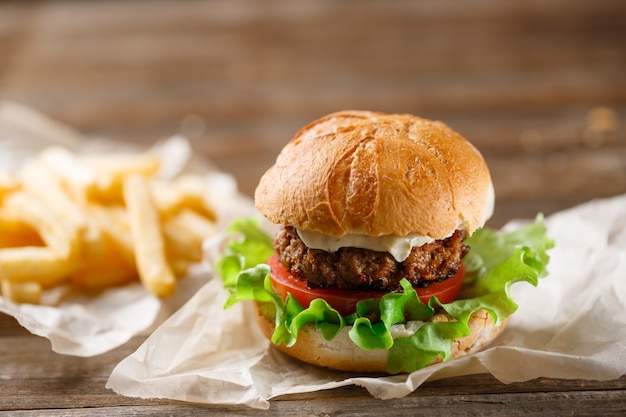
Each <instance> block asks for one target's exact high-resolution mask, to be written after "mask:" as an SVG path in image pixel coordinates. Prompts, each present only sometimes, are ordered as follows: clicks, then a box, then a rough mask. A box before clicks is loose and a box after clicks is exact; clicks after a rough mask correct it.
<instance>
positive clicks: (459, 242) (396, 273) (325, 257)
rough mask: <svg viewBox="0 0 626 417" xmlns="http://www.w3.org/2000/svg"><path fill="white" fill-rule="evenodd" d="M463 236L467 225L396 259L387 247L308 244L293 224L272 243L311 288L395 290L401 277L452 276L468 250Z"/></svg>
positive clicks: (418, 283)
mask: <svg viewBox="0 0 626 417" xmlns="http://www.w3.org/2000/svg"><path fill="white" fill-rule="evenodd" d="M465 237H466V232H465V231H462V230H457V231H455V232H454V234H452V236H450V237H448V238H446V239H442V240H436V241H434V242H432V243H428V244H425V245H423V246H420V247H417V248H413V249H412V251H411V253H410V255H409V256H408V258H407V259H405V260H404V261H403V262H398V261H396V259H395V258H394V257H393V256H391V254H389V253H387V252H377V251H373V250H369V249H361V248H341V249H339V250H338V251H336V252H326V251H324V250H320V249H310V248H308V247H307V246H306V245H305V244H304V242H303V241H302V240H301V239H300V238H299V237H298V233H297V231H296V229H295V228H294V227H289V226H287V227H284V228H283V229H282V230H281V231H280V232H279V233H278V234H277V235H276V238H275V239H274V249H275V250H276V251H277V252H278V254H279V255H280V261H281V263H282V264H283V265H284V266H285V267H286V268H287V270H288V271H289V272H290V273H291V274H292V275H294V276H295V277H298V278H300V279H303V280H306V281H307V284H308V286H309V287H311V288H334V289H342V290H371V291H385V292H387V291H396V290H399V289H400V288H401V287H400V280H401V279H402V278H406V279H408V280H409V281H410V282H411V283H412V284H413V286H415V287H425V286H428V284H429V283H431V282H435V281H443V280H445V279H447V278H451V277H452V276H454V275H455V274H456V272H457V271H458V270H459V268H460V267H461V259H462V258H463V256H465V254H466V253H467V252H468V251H469V246H466V245H465V243H464V239H465Z"/></svg>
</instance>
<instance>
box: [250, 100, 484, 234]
mask: <svg viewBox="0 0 626 417" xmlns="http://www.w3.org/2000/svg"><path fill="white" fill-rule="evenodd" d="M254 198H255V204H256V207H257V209H258V210H259V211H260V212H261V213H262V214H263V215H264V216H265V217H267V219H268V220H270V221H271V222H273V223H276V224H282V225H289V226H295V227H297V228H299V229H303V230H312V231H317V232H321V233H325V234H327V235H332V236H342V235H344V234H346V233H360V234H366V235H370V236H380V235H385V234H393V235H398V236H405V235H407V234H409V233H419V234H421V235H424V236H429V237H431V238H434V239H442V238H445V237H447V236H449V235H450V234H451V233H452V232H454V230H455V229H465V230H467V231H468V232H469V233H470V234H471V233H472V232H473V231H474V230H475V229H477V228H479V227H481V226H482V225H483V224H484V223H485V221H486V220H487V219H488V218H489V217H490V216H491V213H492V210H493V187H492V183H491V178H490V175H489V171H488V168H487V165H486V163H485V161H484V160H483V158H482V156H481V155H480V153H479V152H478V151H477V150H476V148H474V146H472V145H471V144H470V143H469V142H468V141H467V140H466V139H465V138H463V137H462V136H461V135H459V134H458V133H456V132H455V131H453V130H452V129H451V128H449V127H448V126H446V125H445V124H443V123H441V122H438V121H432V120H427V119H422V118H420V117H416V116H412V115H409V114H384V113H374V112H368V111H341V112H337V113H333V114H330V115H327V116H325V117H322V118H321V119H318V120H316V121H314V122H312V123H310V124H309V125H307V126H305V127H304V128H302V129H301V130H300V131H299V132H298V133H297V134H296V135H295V137H294V138H293V139H292V140H291V141H290V142H289V143H288V144H287V145H286V146H285V147H284V148H283V150H282V151H281V152H280V154H279V155H278V158H277V160H276V163H275V165H274V166H272V167H271V168H270V169H269V170H268V171H267V172H266V173H265V174H264V176H263V177H262V178H261V180H260V183H259V185H258V187H257V189H256V192H255V196H254Z"/></svg>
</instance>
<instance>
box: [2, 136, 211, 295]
mask: <svg viewBox="0 0 626 417" xmlns="http://www.w3.org/2000/svg"><path fill="white" fill-rule="evenodd" d="M162 162H163V161H162V160H161V159H160V157H159V156H157V155H156V154H154V153H150V152H145V153H140V154H131V153H128V154H114V155H113V154H105V155H97V156H96V155H80V154H76V153H73V152H70V151H69V150H67V149H65V148H62V147H56V146H55V147H49V148H46V149H44V150H42V151H41V152H40V153H39V154H38V155H36V157H34V158H32V159H30V160H28V161H27V162H25V163H24V165H23V166H22V167H21V169H20V170H19V171H18V172H0V292H1V294H2V296H3V297H6V298H7V299H10V300H13V301H15V302H20V303H35V304H36V303H40V302H41V297H42V294H43V292H44V291H46V290H47V289H50V288H53V287H57V286H60V285H70V286H72V288H74V287H76V288H79V289H81V290H85V291H99V290H102V289H106V288H109V287H114V286H121V285H125V284H127V283H130V282H132V281H136V280H140V281H141V283H142V284H143V285H144V287H145V288H146V289H147V290H148V291H149V292H151V293H152V294H154V295H156V296H159V297H166V296H168V295H171V294H172V293H173V292H174V291H175V289H176V282H177V280H178V279H180V278H181V277H184V276H185V275H186V273H187V270H188V268H189V267H190V266H191V265H192V264H194V263H198V262H201V260H202V243H203V241H204V240H205V239H206V238H207V237H209V236H211V235H212V234H213V233H214V231H215V220H216V213H215V210H214V208H213V206H212V204H211V202H210V201H208V200H209V198H208V193H207V189H206V185H205V182H204V180H203V178H202V177H201V176H199V175H189V174H187V175H180V176H178V177H176V178H174V179H172V180H167V181H166V180H162V179H159V178H158V176H157V173H158V172H159V169H160V166H161V164H162Z"/></svg>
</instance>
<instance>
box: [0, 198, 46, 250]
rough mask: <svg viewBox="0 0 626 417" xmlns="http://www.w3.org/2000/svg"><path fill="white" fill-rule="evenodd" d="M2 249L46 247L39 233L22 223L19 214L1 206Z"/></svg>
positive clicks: (0, 246)
mask: <svg viewBox="0 0 626 417" xmlns="http://www.w3.org/2000/svg"><path fill="white" fill-rule="evenodd" d="M0 231H1V232H0V248H11V247H19V246H44V242H43V240H41V236H39V233H38V232H37V231H36V230H35V229H33V228H32V227H31V226H30V225H29V224H27V223H25V222H24V221H22V219H21V218H20V216H19V214H18V213H15V212H13V210H9V209H7V208H6V207H3V206H0Z"/></svg>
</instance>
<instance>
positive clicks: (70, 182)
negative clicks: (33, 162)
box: [37, 146, 97, 200]
mask: <svg viewBox="0 0 626 417" xmlns="http://www.w3.org/2000/svg"><path fill="white" fill-rule="evenodd" d="M37 161H38V162H39V163H40V164H42V165H43V166H45V167H46V168H47V169H48V170H50V171H51V172H53V173H54V174H55V175H56V176H57V177H58V178H59V180H60V181H61V182H62V183H63V184H64V185H65V187H66V188H67V189H69V190H70V191H71V193H72V194H73V195H74V196H76V197H78V198H80V199H83V200H84V199H86V198H87V196H89V195H91V194H93V193H97V190H96V189H95V188H96V185H95V184H96V175H95V173H94V172H93V170H92V169H90V168H89V167H87V166H85V165H84V164H83V163H81V161H80V160H79V159H78V158H77V156H76V155H75V154H74V153H72V152H70V151H69V150H67V149H65V148H62V147H60V146H50V147H48V148H46V149H44V150H43V151H41V152H40V153H39V155H38V156H37Z"/></svg>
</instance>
